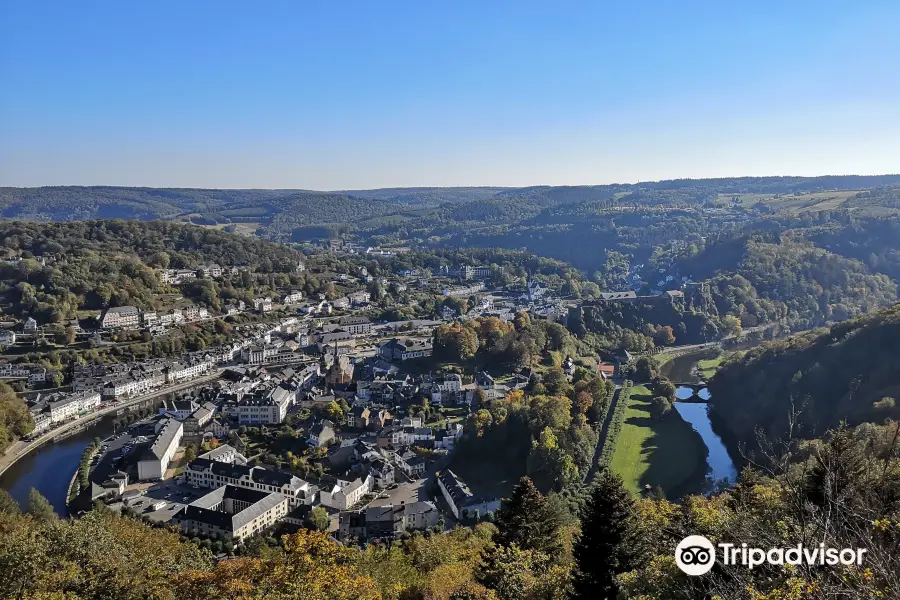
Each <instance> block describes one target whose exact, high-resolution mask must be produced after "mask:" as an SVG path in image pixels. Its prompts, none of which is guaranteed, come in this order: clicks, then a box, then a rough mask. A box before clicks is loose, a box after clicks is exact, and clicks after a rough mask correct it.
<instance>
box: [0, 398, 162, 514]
mask: <svg viewBox="0 0 900 600" xmlns="http://www.w3.org/2000/svg"><path fill="white" fill-rule="evenodd" d="M171 397H172V395H171V394H166V395H165V396H158V397H156V398H151V399H148V400H147V401H146V402H141V403H140V404H137V405H135V406H131V407H128V408H124V409H121V413H122V414H120V415H106V416H105V417H103V418H101V419H100V420H99V421H98V422H96V423H94V424H93V425H91V426H89V427H88V428H87V429H85V430H83V431H80V432H78V433H76V434H73V435H71V436H70V437H67V438H65V439H63V440H60V441H59V442H55V443H54V442H50V443H47V444H44V445H43V446H41V447H39V448H37V449H36V450H34V451H32V452H30V453H29V454H28V455H27V456H23V457H22V458H20V459H19V460H18V461H16V463H15V464H13V465H12V466H11V467H9V469H7V470H6V472H4V473H3V475H0V488H2V489H5V490H6V491H8V492H9V493H10V494H11V495H12V497H13V498H15V499H16V500H18V501H19V504H21V505H22V506H23V507H24V506H26V504H27V503H28V494H29V493H30V492H31V488H34V489H36V490H37V491H39V492H40V493H41V494H43V496H44V497H45V498H47V500H49V501H50V504H52V505H53V508H54V509H56V512H57V513H58V514H59V515H60V516H67V513H68V511H67V508H66V500H67V498H66V493H67V492H68V490H69V482H70V481H71V480H72V476H73V475H75V471H76V470H78V465H79V464H80V463H81V455H82V454H83V453H84V449H85V448H87V447H88V445H89V444H90V443H91V440H93V439H94V438H95V437H99V438H105V437H106V436H108V435H110V434H111V433H113V432H114V431H116V430H117V429H119V428H120V427H121V426H122V425H123V424H124V423H125V422H126V421H133V420H136V419H137V418H138V416H142V415H146V414H150V413H152V412H155V410H156V409H157V407H159V406H160V405H161V404H162V402H163V400H164V399H166V398H171Z"/></svg>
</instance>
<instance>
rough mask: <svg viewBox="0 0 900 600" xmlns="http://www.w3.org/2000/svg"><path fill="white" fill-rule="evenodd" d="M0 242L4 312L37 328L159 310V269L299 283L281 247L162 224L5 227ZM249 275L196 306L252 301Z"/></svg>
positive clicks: (294, 255)
mask: <svg viewBox="0 0 900 600" xmlns="http://www.w3.org/2000/svg"><path fill="white" fill-rule="evenodd" d="M0 239H2V246H0V252H2V258H4V259H6V260H5V261H4V262H3V263H0V302H2V308H3V312H4V313H5V314H9V315H13V316H16V317H24V316H34V317H35V318H37V319H38V321H39V322H60V321H62V320H65V319H71V318H74V317H75V316H76V315H77V314H78V311H80V310H100V309H103V308H105V307H108V306H122V305H127V304H134V305H136V306H139V307H142V308H155V307H156V304H157V302H158V299H159V292H160V291H161V289H162V287H163V284H162V283H161V281H160V278H159V276H158V274H157V273H156V272H154V269H159V268H166V267H170V268H182V269H184V268H187V269H193V268H197V267H199V266H201V265H206V264H209V263H218V264H219V265H221V266H223V267H230V266H244V265H246V266H251V267H252V270H253V271H255V272H258V273H272V274H279V273H280V274H283V275H284V276H287V275H288V274H291V275H292V276H295V277H296V275H294V271H295V270H296V267H297V264H298V262H299V261H300V260H301V259H302V258H303V255H302V254H301V253H299V252H297V251H295V250H293V249H291V248H288V247H286V246H283V245H279V244H273V243H271V242H266V241H263V240H259V239H254V238H250V237H246V236H239V235H235V234H230V233H225V232H223V231H218V230H214V229H205V228H202V227H196V226H193V225H184V224H178V223H168V222H160V221H151V222H142V221H117V220H113V221H80V222H66V223H45V222H42V223H37V222H19V221H16V222H0ZM19 259H21V260H19ZM248 275H249V274H247V275H243V274H242V275H241V276H238V277H237V279H235V281H234V282H232V283H230V284H229V283H228V282H225V284H221V285H220V284H213V283H212V282H209V285H208V286H207V287H210V290H209V293H208V294H206V295H204V294H203V293H202V292H203V290H199V292H198V294H197V296H198V298H197V299H198V301H200V302H201V303H203V304H207V305H209V306H210V307H212V308H214V309H217V308H218V302H219V300H220V297H221V298H222V299H224V298H225V297H238V296H239V295H240V290H243V293H252V285H253V281H252V280H251V279H247V276H248ZM245 279H246V280H245ZM287 283H290V282H287ZM197 285H200V286H201V287H202V286H203V285H204V284H203V282H198V284H197ZM218 288H222V289H218ZM228 290H230V291H228ZM183 291H184V290H183ZM223 292H224V295H223ZM204 298H205V299H206V301H205V302H204V301H203V300H204Z"/></svg>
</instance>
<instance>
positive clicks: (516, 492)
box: [494, 477, 560, 556]
mask: <svg viewBox="0 0 900 600" xmlns="http://www.w3.org/2000/svg"><path fill="white" fill-rule="evenodd" d="M495 523H496V525H497V533H496V535H495V536H494V542H496V543H497V544H499V545H501V546H511V545H513V544H515V545H517V546H518V547H519V548H521V549H522V550H537V551H539V552H544V553H546V554H548V555H551V556H555V555H557V554H558V553H559V551H560V546H559V541H558V539H557V538H558V532H559V527H560V522H559V518H558V516H557V514H556V511H555V510H553V507H552V506H551V505H550V503H549V502H548V501H547V498H546V497H545V496H544V495H543V494H541V492H540V491H539V490H538V489H537V488H536V487H535V486H534V483H532V481H531V479H529V478H528V477H523V478H522V479H520V480H519V483H518V484H516V487H515V488H513V491H512V494H511V495H510V497H509V498H507V499H505V500H504V501H503V504H502V506H501V507H500V510H499V511H498V512H497V515H496V518H495Z"/></svg>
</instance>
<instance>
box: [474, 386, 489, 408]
mask: <svg viewBox="0 0 900 600" xmlns="http://www.w3.org/2000/svg"><path fill="white" fill-rule="evenodd" d="M474 399H475V402H474V407H475V408H484V407H485V406H487V392H486V391H484V388H481V387H477V388H475V394H474Z"/></svg>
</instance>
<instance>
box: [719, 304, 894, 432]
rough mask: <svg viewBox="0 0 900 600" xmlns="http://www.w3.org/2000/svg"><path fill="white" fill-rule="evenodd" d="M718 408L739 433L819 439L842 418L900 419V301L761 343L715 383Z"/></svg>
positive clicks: (860, 420) (728, 367) (853, 420)
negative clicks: (899, 403)
mask: <svg viewBox="0 0 900 600" xmlns="http://www.w3.org/2000/svg"><path fill="white" fill-rule="evenodd" d="M709 387H710V391H711V392H712V398H713V412H714V414H715V415H716V416H717V417H718V418H721V419H722V420H723V422H724V423H725V424H726V425H727V427H728V430H730V432H731V433H732V434H733V435H734V439H733V440H732V441H733V442H736V443H741V444H747V446H748V447H750V448H752V447H754V445H755V441H756V437H755V430H756V429H757V428H759V429H760V430H761V431H762V432H763V433H764V434H766V435H767V436H768V437H769V439H773V440H774V439H777V438H779V437H782V438H783V437H785V436H786V435H787V432H788V425H789V416H790V414H791V413H792V411H795V412H796V414H797V419H796V427H795V429H794V435H795V436H796V437H799V438H807V439H811V438H816V437H819V436H820V435H822V433H824V432H825V431H826V430H827V429H828V428H830V427H835V426H837V425H839V424H840V422H841V421H847V422H848V423H849V424H851V425H856V424H859V423H863V422H874V423H882V422H884V421H885V420H886V419H897V418H900V411H898V408H897V406H896V403H895V400H894V398H898V397H900V305H895V306H893V307H891V308H888V309H885V310H883V311H879V312H877V313H875V314H872V315H868V316H864V317H858V318H856V319H852V320H849V321H845V322H842V323H837V324H834V325H832V326H831V327H830V328H829V329H820V330H817V331H810V332H806V333H803V334H800V335H796V336H793V337H790V338H787V339H785V340H782V341H778V342H773V343H769V344H766V345H765V346H763V347H759V348H754V349H753V350H750V351H749V352H747V353H746V354H745V355H743V356H742V357H740V358H739V359H736V360H732V361H730V362H728V363H726V364H725V365H724V366H723V367H722V368H721V369H720V370H719V372H718V373H717V374H716V375H715V377H713V379H712V380H711V381H710V383H709Z"/></svg>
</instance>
